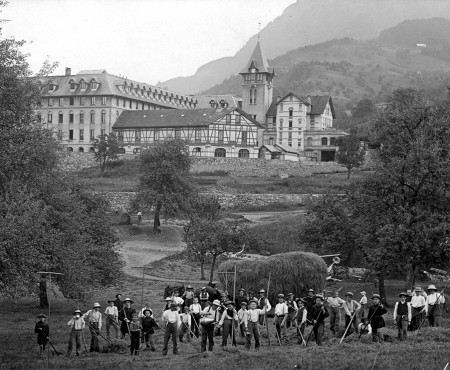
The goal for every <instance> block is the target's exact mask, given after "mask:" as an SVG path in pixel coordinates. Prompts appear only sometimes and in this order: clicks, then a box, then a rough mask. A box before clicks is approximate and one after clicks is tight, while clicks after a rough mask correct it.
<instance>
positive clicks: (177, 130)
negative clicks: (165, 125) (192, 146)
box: [175, 129, 181, 139]
mask: <svg viewBox="0 0 450 370" xmlns="http://www.w3.org/2000/svg"><path fill="white" fill-rule="evenodd" d="M175 139H181V130H180V129H176V130H175Z"/></svg>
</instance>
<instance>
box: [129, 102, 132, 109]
mask: <svg viewBox="0 0 450 370" xmlns="http://www.w3.org/2000/svg"><path fill="white" fill-rule="evenodd" d="M129 103H130V108H133V107H132V106H131V104H132V103H133V102H132V101H131V100H130V102H129Z"/></svg>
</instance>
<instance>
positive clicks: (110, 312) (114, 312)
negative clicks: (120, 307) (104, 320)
mask: <svg viewBox="0 0 450 370" xmlns="http://www.w3.org/2000/svg"><path fill="white" fill-rule="evenodd" d="M105 314H106V315H110V316H112V317H114V318H117V317H118V316H119V312H118V311H117V307H116V306H112V307H111V306H108V307H106V310H105Z"/></svg>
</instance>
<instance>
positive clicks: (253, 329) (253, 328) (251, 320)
mask: <svg viewBox="0 0 450 370" xmlns="http://www.w3.org/2000/svg"><path fill="white" fill-rule="evenodd" d="M257 306H258V301H257V300H256V299H254V300H252V301H250V302H249V303H248V307H249V310H248V311H247V325H248V326H247V328H246V330H245V331H246V335H247V336H246V343H245V348H247V349H248V350H249V349H250V346H251V340H252V335H253V337H254V338H255V350H258V349H259V346H260V343H259V337H260V335H259V329H258V321H259V318H260V316H261V315H265V314H266V312H268V311H270V309H271V308H272V307H271V306H270V303H269V300H268V299H266V305H265V306H264V308H263V309H260V308H256V307H257Z"/></svg>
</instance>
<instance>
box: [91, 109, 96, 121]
mask: <svg viewBox="0 0 450 370" xmlns="http://www.w3.org/2000/svg"><path fill="white" fill-rule="evenodd" d="M90 123H95V112H94V111H93V110H91V120H90Z"/></svg>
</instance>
